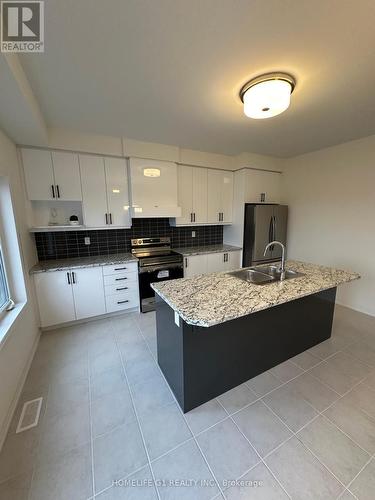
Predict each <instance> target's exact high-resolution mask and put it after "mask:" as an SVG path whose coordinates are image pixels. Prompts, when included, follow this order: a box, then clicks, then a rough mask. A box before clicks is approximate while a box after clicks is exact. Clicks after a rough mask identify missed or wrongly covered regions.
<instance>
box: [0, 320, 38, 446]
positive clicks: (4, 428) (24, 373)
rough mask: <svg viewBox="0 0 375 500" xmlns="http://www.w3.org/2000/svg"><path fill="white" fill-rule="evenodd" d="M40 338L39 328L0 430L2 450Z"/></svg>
mask: <svg viewBox="0 0 375 500" xmlns="http://www.w3.org/2000/svg"><path fill="white" fill-rule="evenodd" d="M39 339H40V330H39V335H37V337H36V339H35V341H34V344H33V346H32V349H31V351H30V355H29V358H28V360H27V363H26V365H25V367H24V369H23V371H22V375H21V378H20V380H19V382H18V385H17V390H16V393H15V395H14V398H13V400H12V403H11V405H10V407H9V410H8V413H7V416H6V418H5V421H4V423H3V425H2V427H1V430H0V451H1V449H2V447H3V444H4V441H5V438H6V436H7V433H8V430H9V426H10V423H11V421H12V418H13V414H14V412H15V410H16V408H17V404H18V401H19V399H20V396H21V393H22V390H23V386H24V385H25V381H26V377H27V374H28V373H29V369H30V366H31V363H32V361H33V359H34V355H35V351H36V349H37V347H38V344H39Z"/></svg>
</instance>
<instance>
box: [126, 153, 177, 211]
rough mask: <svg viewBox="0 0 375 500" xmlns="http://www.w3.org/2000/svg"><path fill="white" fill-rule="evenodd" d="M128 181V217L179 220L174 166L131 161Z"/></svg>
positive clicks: (138, 160)
mask: <svg viewBox="0 0 375 500" xmlns="http://www.w3.org/2000/svg"><path fill="white" fill-rule="evenodd" d="M130 180H131V194H132V217H180V215H181V208H180V207H179V206H178V204H177V165H176V163H173V162H169V161H158V160H146V159H141V158H131V159H130Z"/></svg>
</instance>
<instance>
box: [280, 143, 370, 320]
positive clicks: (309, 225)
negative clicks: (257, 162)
mask: <svg viewBox="0 0 375 500" xmlns="http://www.w3.org/2000/svg"><path fill="white" fill-rule="evenodd" d="M285 164H286V165H285V168H284V174H283V176H282V177H283V197H284V200H283V201H284V202H285V203H287V204H288V205H289V224H288V257H289V258H293V259H300V260H305V261H309V262H314V263H318V264H326V265H329V266H336V267H339V268H344V269H349V270H353V271H357V272H359V273H360V274H361V275H362V279H361V280H359V281H356V282H353V283H350V284H347V285H343V286H341V287H340V288H339V291H338V297H337V299H338V302H339V303H341V304H343V305H346V306H348V307H350V308H353V309H357V310H359V311H361V312H365V313H368V314H371V315H375V136H371V137H367V138H364V139H360V140H357V141H352V142H348V143H345V144H341V145H339V146H334V147H331V148H326V149H323V150H320V151H316V152H313V153H309V154H306V155H302V156H298V157H295V158H293V159H290V160H285Z"/></svg>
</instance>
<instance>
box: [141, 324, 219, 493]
mask: <svg viewBox="0 0 375 500" xmlns="http://www.w3.org/2000/svg"><path fill="white" fill-rule="evenodd" d="M137 326H138V330H139V332H140V334H141V336H142V338H143V340H144V341H145V342H146V345H147V349H148V350H149V352H150V354H151V356H152V358H153V359H154V362H155V363H156V366H157V368H158V370H159V372H160V373H161V375H162V377H163V379H164V381H165V383H166V384H167V387H168V390H169V392H170V393H171V394H172V397H173V400H174V401H175V402H176V404H177V408H178V410H179V412H180V414H181V415H182V418H183V419H184V421H185V424H186V426H187V427H188V429H189V431H190V432H191V435H192V437H193V439H194V441H195V444H196V446H197V447H198V449H199V451H200V453H201V455H202V457H203V460H204V462H205V463H206V466H207V468H208V470H209V471H210V472H211V474H212V477H213V478H214V480H215V482H216V485H217V487H218V489H219V492H220V494H221V496H222V497H223V499H225V497H224V493H223V490H222V488H221V486H220V484H219V481H218V480H217V478H216V476H215V474H214V473H213V471H212V469H211V466H210V464H209V463H208V461H207V459H206V457H205V455H204V453H203V451H202V449H201V447H200V445H199V443H198V441H197V439H196V437H195V435H194V433H193V432H192V430H191V427H190V425H189V423H188V421H187V419H186V418H185V414H184V413H183V411H182V410H181V408H180V405H179V404H178V402H177V400H176V397H175V395H174V394H173V391H172V389H171V388H170V387H169V384H168V382H167V381H166V379H165V377H164V373H163V372H162V371H161V369H160V366H159V364H158V363H157V361H156V358H155V357H154V355H153V353H152V351H151V349H150V346H149V345H148V343H147V341H146V339H145V337H144V335H143V332H142V328H141V327H140V325H139V323H138V322H137ZM216 496H217V495H216ZM216 496H214V497H213V498H216Z"/></svg>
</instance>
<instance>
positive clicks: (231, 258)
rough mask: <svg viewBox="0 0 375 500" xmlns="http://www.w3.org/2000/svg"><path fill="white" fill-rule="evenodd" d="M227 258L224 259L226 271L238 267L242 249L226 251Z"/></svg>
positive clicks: (240, 264) (240, 263)
mask: <svg viewBox="0 0 375 500" xmlns="http://www.w3.org/2000/svg"><path fill="white" fill-rule="evenodd" d="M227 255H228V258H227V259H226V261H225V268H226V270H227V271H233V270H234V269H240V267H241V266H242V250H235V251H234V252H228V253H227Z"/></svg>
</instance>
